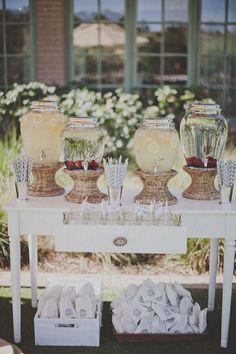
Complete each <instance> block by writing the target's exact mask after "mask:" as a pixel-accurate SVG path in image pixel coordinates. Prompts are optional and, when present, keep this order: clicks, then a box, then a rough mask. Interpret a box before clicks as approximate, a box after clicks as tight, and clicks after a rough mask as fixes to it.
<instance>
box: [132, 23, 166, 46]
mask: <svg viewBox="0 0 236 354" xmlns="http://www.w3.org/2000/svg"><path fill="white" fill-rule="evenodd" d="M161 35H162V26H161V25H153V24H146V25H145V24H143V25H139V27H138V28H137V37H136V43H137V45H138V50H139V52H143V53H160V51H161V49H160V48H161Z"/></svg>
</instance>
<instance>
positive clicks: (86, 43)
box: [73, 23, 99, 52]
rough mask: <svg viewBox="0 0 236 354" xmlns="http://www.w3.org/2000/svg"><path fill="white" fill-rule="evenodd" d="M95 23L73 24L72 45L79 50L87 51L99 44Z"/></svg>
mask: <svg viewBox="0 0 236 354" xmlns="http://www.w3.org/2000/svg"><path fill="white" fill-rule="evenodd" d="M98 26H99V24H97V23H82V24H81V25H75V28H74V30H73V46H74V47H77V48H79V49H80V50H81V51H82V50H84V51H87V52H89V51H90V50H92V49H93V48H96V47H97V46H98V44H99V37H98Z"/></svg>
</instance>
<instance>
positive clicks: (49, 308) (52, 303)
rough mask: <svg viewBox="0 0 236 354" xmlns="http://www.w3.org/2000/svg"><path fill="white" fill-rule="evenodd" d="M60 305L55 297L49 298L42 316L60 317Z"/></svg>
mask: <svg viewBox="0 0 236 354" xmlns="http://www.w3.org/2000/svg"><path fill="white" fill-rule="evenodd" d="M58 315H59V313H58V306H57V300H56V299H55V298H50V299H47V300H46V302H45V305H44V306H43V309H42V311H41V318H58V317H59V316H58Z"/></svg>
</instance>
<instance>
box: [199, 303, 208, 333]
mask: <svg viewBox="0 0 236 354" xmlns="http://www.w3.org/2000/svg"><path fill="white" fill-rule="evenodd" d="M206 327H207V309H204V310H202V311H201V312H200V314H199V333H204V332H205V330H206Z"/></svg>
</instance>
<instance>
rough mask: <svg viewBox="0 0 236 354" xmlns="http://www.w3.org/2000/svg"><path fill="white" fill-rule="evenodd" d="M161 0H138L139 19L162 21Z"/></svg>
mask: <svg viewBox="0 0 236 354" xmlns="http://www.w3.org/2000/svg"><path fill="white" fill-rule="evenodd" d="M161 4H162V1H161V0H148V1H147V0H138V3H137V20H138V21H149V22H152V21H161V19H162V5H161Z"/></svg>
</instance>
